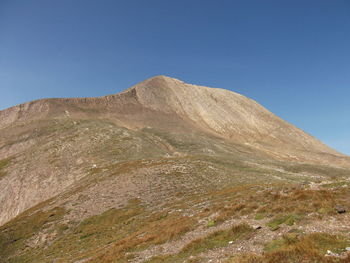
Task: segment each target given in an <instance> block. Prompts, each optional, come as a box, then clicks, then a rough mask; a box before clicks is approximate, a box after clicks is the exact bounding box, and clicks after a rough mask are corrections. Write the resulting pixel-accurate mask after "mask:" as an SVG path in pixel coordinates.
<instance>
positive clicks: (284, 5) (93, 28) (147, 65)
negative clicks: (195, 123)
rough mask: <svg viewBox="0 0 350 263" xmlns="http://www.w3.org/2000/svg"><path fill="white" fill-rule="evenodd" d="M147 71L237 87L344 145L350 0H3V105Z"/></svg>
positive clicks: (349, 123)
mask: <svg viewBox="0 0 350 263" xmlns="http://www.w3.org/2000/svg"><path fill="white" fill-rule="evenodd" d="M154 75H168V76H171V77H175V78H178V79H182V80H184V81H186V82H189V83H194V84H200V85H206V86H212V87H218V88H224V89H229V90H233V91H236V92H239V93H242V94H244V95H246V96H248V97H250V98H253V99H255V100H257V101H258V102H259V103H261V104H262V105H264V106H265V107H267V108H268V109H269V110H271V111H272V112H274V113H275V114H277V115H278V116H280V117H282V118H284V119H285V120H287V121H289V122H291V123H293V124H295V125H297V126H298V127H300V128H302V129H303V130H305V131H307V132H309V133H311V134H312V135H314V136H316V137H318V138H319V139H321V140H322V141H324V142H325V143H327V144H329V145H330V146H332V147H333V148H335V149H337V150H339V151H341V152H343V153H347V154H350V117H349V114H350V1H349V0H293V1H287V0H286V1H284V0H276V1H270V0H263V1H262V0H255V1H254V0H236V1H235V0H227V1H226V0H211V1H206V0H176V1H174V0H137V1H136V0H114V1H108V0H103V1H101V0H100V1H98V0H96V1H89V0H80V1H79V0H59V1H54V0H22V1H18V0H8V1H6V0H0V109H4V108H7V107H10V106H12V105H15V104H19V103H22V102H26V101H30V100H34V99H38V98H44V97H77V96H79V97H84V96H101V95H106V94H111V93H117V92H119V91H121V90H124V89H126V88H128V87H129V86H131V85H133V84H135V83H137V82H139V81H142V80H144V79H146V78H149V77H151V76H154Z"/></svg>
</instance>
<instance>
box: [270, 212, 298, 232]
mask: <svg viewBox="0 0 350 263" xmlns="http://www.w3.org/2000/svg"><path fill="white" fill-rule="evenodd" d="M300 219H301V216H299V215H296V214H290V215H280V216H276V217H275V218H274V219H272V220H271V221H269V222H268V223H267V224H266V225H267V226H268V227H269V228H270V229H271V230H273V231H274V230H277V229H278V228H279V226H280V225H281V224H286V225H288V226H292V225H294V224H295V223H296V222H297V221H299V220H300Z"/></svg>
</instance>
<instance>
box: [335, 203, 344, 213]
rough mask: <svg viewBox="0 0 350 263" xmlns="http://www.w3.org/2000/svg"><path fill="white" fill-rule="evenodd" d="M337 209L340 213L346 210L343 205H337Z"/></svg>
mask: <svg viewBox="0 0 350 263" xmlns="http://www.w3.org/2000/svg"><path fill="white" fill-rule="evenodd" d="M335 210H336V211H337V213H338V214H344V213H345V212H346V209H345V207H344V206H342V205H336V206H335Z"/></svg>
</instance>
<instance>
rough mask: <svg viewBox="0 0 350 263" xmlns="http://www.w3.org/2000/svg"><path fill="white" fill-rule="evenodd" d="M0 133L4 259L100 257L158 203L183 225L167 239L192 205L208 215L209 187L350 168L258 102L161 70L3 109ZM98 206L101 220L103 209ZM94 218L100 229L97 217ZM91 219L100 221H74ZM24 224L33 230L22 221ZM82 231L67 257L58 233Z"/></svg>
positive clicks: (342, 177)
mask: <svg viewBox="0 0 350 263" xmlns="http://www.w3.org/2000/svg"><path fill="white" fill-rule="evenodd" d="M0 134H1V137H0V188H1V189H2V191H1V192H0V206H1V207H2V212H1V213H0V224H4V226H3V227H2V228H1V229H0V251H4V252H3V253H4V256H3V258H4V260H3V261H4V262H11V261H10V260H11V258H13V259H16V258H21V259H23V257H25V258H26V260H27V261H25V262H41V261H42V262H51V261H50V260H54V259H55V260H56V259H59V258H61V259H62V258H63V259H62V260H63V261H62V262H75V260H77V258H94V257H95V256H101V255H104V256H103V257H105V256H106V257H107V255H108V253H109V252H108V251H109V248H110V245H109V244H113V242H116V240H119V239H121V238H125V237H128V236H130V237H132V236H133V235H136V234H140V233H138V232H137V231H143V230H142V229H143V228H144V227H145V226H146V225H149V224H150V225H149V226H150V227H151V226H152V224H156V223H154V222H158V221H157V220H158V219H157V220H155V221H152V220H153V219H152V220H150V218H153V216H151V215H153V214H154V213H156V214H162V212H161V211H163V212H164V211H166V213H175V215H176V216H175V219H176V220H185V221H186V222H187V223H186V224H188V228H186V229H183V230H181V229H180V230H174V231H175V232H176V231H179V232H176V234H174V237H168V239H169V240H170V239H173V238H175V237H177V236H178V235H179V236H181V235H182V234H183V233H185V232H187V231H189V230H191V229H192V228H193V227H195V226H196V223H194V222H196V220H199V221H200V218H198V217H200V215H202V216H209V217H210V216H211V215H210V213H211V212H210V213H209V212H208V211H207V212H208V213H209V214H208V215H206V214H205V213H204V214H205V215H204V214H201V209H204V208H205V206H210V204H211V205H214V203H215V202H214V203H213V204H212V201H210V200H211V199H210V198H209V199H210V200H208V196H213V197H215V196H216V197H215V198H217V199H218V200H219V199H220V198H222V197H220V196H221V194H218V193H221V192H220V191H223V189H226V190H225V191H227V193H232V192H234V191H236V190H237V189H240V190H239V191H242V193H246V194H247V196H249V195H251V194H252V192H251V191H252V190H250V188H249V187H248V188H247V185H250V186H252V185H253V187H255V186H259V187H261V189H260V190H261V191H263V190H264V189H265V190H266V189H270V188H271V185H274V184H277V185H279V186H278V189H279V187H280V185H295V184H297V185H299V184H302V185H306V186H308V185H313V184H315V183H317V184H319V183H320V182H322V181H324V182H328V181H329V180H332V181H334V180H336V182H344V181H345V182H347V180H348V179H349V174H350V173H349V169H350V158H349V157H347V156H344V155H342V154H340V153H338V152H336V151H334V150H333V149H330V148H329V147H328V146H326V145H324V144H323V143H322V142H320V141H318V140H317V139H315V138H313V137H312V136H310V135H308V134H306V133H304V132H303V131H301V130H300V129H298V128H296V127H294V126H293V125H291V124H289V123H287V122H285V121H283V120H282V119H280V118H278V117H277V116H275V115H274V114H272V113H271V112H269V111H268V110H266V109H265V108H264V107H262V106H261V105H259V104H258V103H256V102H255V101H253V100H251V99H248V98H246V97H244V96H242V95H240V94H237V93H234V92H231V91H227V90H222V89H214V88H207V87H201V86H195V85H190V84H186V83H184V82H182V81H179V80H176V79H172V78H169V77H165V76H157V77H154V78H151V79H148V80H146V81H144V82H141V83H139V84H137V85H135V86H133V87H131V88H129V89H128V90H126V91H124V92H121V93H119V94H115V95H109V96H104V97H99V98H73V99H44V100H38V101H33V102H28V103H25V104H22V105H18V106H15V107H12V108H9V109H6V110H3V111H1V112H0ZM345 185H346V183H345ZM288 187H289V186H288ZM227 189H228V190H227ZM254 191H255V190H253V192H254ZM225 193H226V192H225ZM217 195H218V196H217ZM224 196H225V198H226V194H224ZM339 196H341V195H339ZM227 198H231V197H227ZM334 198H335V197H334ZM344 198H345V199H346V198H347V195H346V196H344ZM213 200H214V199H213ZM262 200H263V198H262ZM241 201H242V200H241ZM242 202H243V201H242ZM244 202H246V201H244ZM266 202H267V201H266ZM344 202H345V201H344ZM189 204H192V205H193V206H189ZM215 204H216V203H215ZM260 205H262V204H259V205H257V207H256V208H254V209H255V210H256V209H259V207H260ZM179 207H182V208H180V210H182V212H179V211H178V210H179ZM194 207H198V209H197V208H194ZM28 209H29V210H28ZM318 209H319V208H318ZM327 209H328V208H327ZM129 210H130V211H129ZM255 210H253V211H255ZM106 211H110V212H106ZM210 211H211V210H210ZM207 212H206V213H207ZM105 213H107V218H108V219H103V218H104V216H106V214H105ZM124 213H126V215H128V216H126V218H129V219H130V220H135V218H134V217H136V218H137V222H138V223H135V224H136V225H133V229H134V230H133V231H136V232H133V231H132V230H130V229H129V228H128V227H127V226H125V225H124V227H123V226H119V225H118V226H117V225H113V224H114V223H113V224H112V225H110V224H111V222H116V221H115V220H121V221H122V222H124V221H123V220H125V218H124ZM128 213H131V215H129V214H128ZM189 215H191V216H189ZM16 216H17V217H16ZM111 217H112V219H111ZM114 217H115V218H114ZM192 217H193V218H192ZM113 218H114V219H113ZM121 218H123V219H121ZM129 219H127V220H129ZM86 220H87V221H86ZM96 220H97V221H96ZM99 220H102V222H104V223H103V224H102V226H106V229H100V227H97V225H99V224H100V223H101V222H100V221H99ZM104 220H107V221H104ZM110 220H112V221H110ZM167 220H168V219H166V220H165V221H164V222H163V217H162V216H161V222H158V223H160V224H175V225H176V224H178V223H176V222H177V221H176V220H175V222H173V221H171V220H170V221H167ZM193 220H194V221H193ZM208 220H209V219H208ZM192 221H193V222H192ZM199 221H198V222H199ZM87 222H90V223H91V222H92V223H91V224H92V225H91V227H92V226H93V228H94V229H95V227H97V228H99V230H96V229H95V230H91V229H90V230H86V229H85V228H84V229H85V230H84V229H81V228H82V227H83V226H84V224H88V225H89V224H90V223H87ZM132 222H134V221H132ZM5 223H6V224H5ZM124 223H125V222H124ZM124 223H123V224H124ZM158 223H157V224H158ZM22 224H24V225H28V226H29V225H32V224H33V228H32V229H31V228H30V227H28V228H25V229H21V227H20V225H22ZM81 224H83V225H81ZM125 224H126V223H125ZM132 224H134V223H132ZM57 225H64V227H63V226H62V228H64V229H63V230H62V229H56V226H57ZM85 226H86V225H85ZM109 227H112V228H113V229H114V230H113V231H112V230H111V229H109ZM168 227H169V226H168ZM170 228H171V227H170ZM79 229H80V230H79ZM128 229H129V230H128ZM152 229H153V228H152ZM12 231H14V232H12ZM50 231H51V232H50ZM76 231H78V232H76ZM79 231H82V232H84V231H87V232H88V233H86V235H88V237H89V238H87V237H86V239H85V237H84V238H82V239H84V242H85V241H86V242H88V243H87V244H85V243H84V242H82V243H81V244H85V245H86V246H85V245H84V247H80V246H77V247H75V246H72V247H71V246H67V247H66V248H65V249H67V251H66V252H65V256H64V255H63V254H62V253H61V252H60V251H61V250H60V248H59V247H62V246H64V245H62V243H60V242H61V241H62V240H65V239H68V240H67V242H72V243H73V244H75V242H78V241H77V240H76V238H78V239H79V236H80V237H81V236H84V235H80V234H77V233H80V232H79ZM89 231H90V232H89ZM91 231H92V232H91ZM94 231H95V232H94ZM110 231H112V232H113V233H114V231H117V232H116V233H115V235H117V236H118V237H119V238H117V239H116V240H115V239H114V238H113V237H110V238H109V235H110V234H109V233H110ZM118 231H121V232H118ZM125 231H126V232H127V233H126V232H125ZM144 231H146V230H144ZM147 231H151V230H149V229H148V230H147ZM152 231H153V230H152ZM152 231H151V232H152ZM112 232H111V233H112ZM9 233H10V234H9ZM96 233H100V234H96ZM102 233H103V235H105V236H106V238H104V237H103V236H102ZM152 233H153V235H155V236H157V238H159V236H162V235H164V236H165V237H166V236H167V234H166V233H158V232H157V233H154V231H153V232H152ZM168 234H169V233H168ZM169 235H170V236H172V235H173V234H169ZM90 236H91V237H90ZM107 237H108V238H107ZM134 238H135V237H134ZM154 238H156V237H154ZM69 239H72V240H73V239H74V242H73V241H72V240H71V241H69ZM60 240H61V241H60ZM152 240H153V239H152ZM79 242H80V241H79ZM89 242H90V243H89ZM91 242H92V243H91ZM118 242H119V241H118ZM157 242H158V243H164V242H165V243H166V242H167V239H164V240H158V241H157ZM157 242H155V243H156V244H157ZM140 244H143V245H142V246H149V245H154V242H153V241H152V242H148V241H147V242H145V243H142V242H141V243H140ZM57 246H58V247H57ZM134 246H135V247H136V246H138V244H135V245H134ZM97 248H99V249H101V251H100V250H98V249H97ZM96 249H97V250H96ZM106 251H107V252H106ZM111 251H114V250H113V249H112V250H111ZM127 251H128V250H127ZM97 252H98V253H97ZM96 253H97V254H96ZM104 253H107V254H104ZM113 253H114V252H113ZM145 253H146V252H145ZM74 255H76V256H74ZM120 256H121V257H122V258H123V257H125V256H126V255H125V254H124V252H123V253H121V255H120ZM140 257H141V258H142V257H143V256H140ZM112 258H113V257H112ZM5 259H6V260H5ZM38 259H40V260H41V261H40V260H39V261H38ZM18 260H19V259H18ZM23 260H24V259H23ZM96 260H97V259H96ZM104 260H106V258H104ZM113 260H114V259H113ZM113 260H112V261H113ZM0 262H2V261H1V260H0ZM19 262H22V261H19ZM97 262H99V261H97Z"/></svg>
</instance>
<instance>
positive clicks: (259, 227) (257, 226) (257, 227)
mask: <svg viewBox="0 0 350 263" xmlns="http://www.w3.org/2000/svg"><path fill="white" fill-rule="evenodd" d="M253 228H254V229H255V230H258V229H261V228H262V226H259V225H256V226H253Z"/></svg>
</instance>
